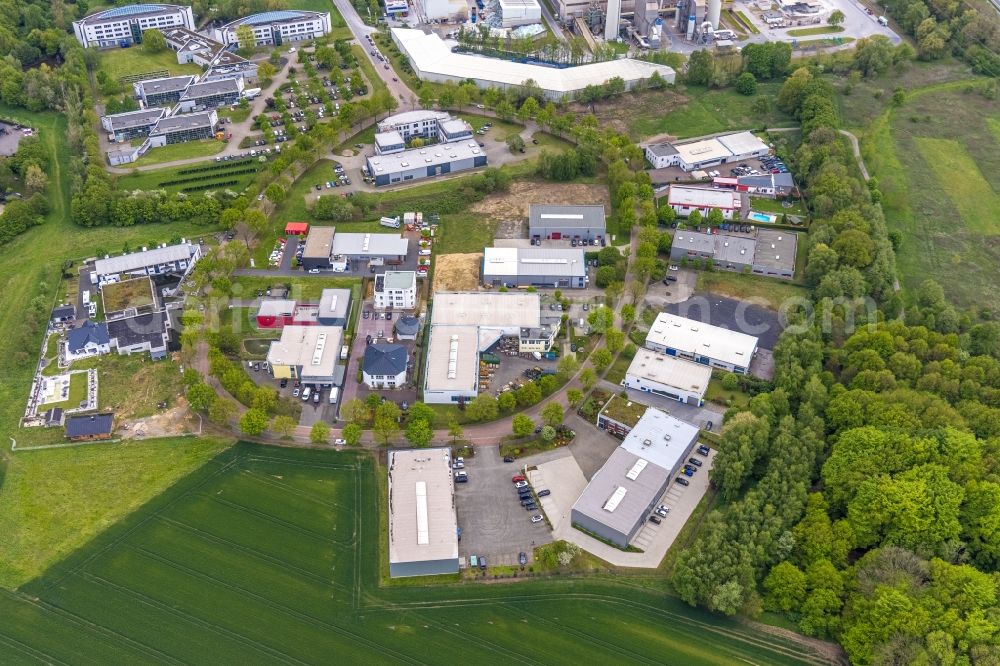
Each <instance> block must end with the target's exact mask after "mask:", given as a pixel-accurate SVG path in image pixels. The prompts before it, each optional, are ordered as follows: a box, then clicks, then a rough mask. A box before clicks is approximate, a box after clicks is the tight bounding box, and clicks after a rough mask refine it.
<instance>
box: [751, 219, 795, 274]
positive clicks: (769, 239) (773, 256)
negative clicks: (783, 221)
mask: <svg viewBox="0 0 1000 666" xmlns="http://www.w3.org/2000/svg"><path fill="white" fill-rule="evenodd" d="M796 241H797V236H796V235H795V233H793V232H791V231H776V230H774V229H761V230H760V231H759V232H757V251H756V253H755V254H754V264H755V265H757V266H764V267H767V268H773V269H775V270H783V271H794V270H795V244H796Z"/></svg>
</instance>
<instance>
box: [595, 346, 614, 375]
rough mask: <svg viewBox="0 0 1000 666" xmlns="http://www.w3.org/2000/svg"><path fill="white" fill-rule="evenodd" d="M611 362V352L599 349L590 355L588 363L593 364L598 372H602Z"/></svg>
mask: <svg viewBox="0 0 1000 666" xmlns="http://www.w3.org/2000/svg"><path fill="white" fill-rule="evenodd" d="M611 360H612V356H611V352H610V351H608V349H607V348H606V347H601V348H600V349H597V350H595V351H594V353H593V354H591V355H590V362H591V363H593V364H594V367H595V368H597V371H598V372H603V371H604V369H605V368H607V367H608V366H609V365H611Z"/></svg>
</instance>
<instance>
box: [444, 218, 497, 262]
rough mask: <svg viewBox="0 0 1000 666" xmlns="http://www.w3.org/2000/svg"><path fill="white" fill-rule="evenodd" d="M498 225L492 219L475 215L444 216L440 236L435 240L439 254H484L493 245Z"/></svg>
mask: <svg viewBox="0 0 1000 666" xmlns="http://www.w3.org/2000/svg"><path fill="white" fill-rule="evenodd" d="M496 228H497V223H496V221H495V220H493V219H491V218H487V217H485V216H483V215H475V214H473V213H456V214H454V215H442V216H441V226H440V227H439V229H438V236H437V237H436V238H435V240H434V252H435V253H437V254H459V253H465V252H482V251H483V248H484V247H489V246H491V245H492V244H493V235H494V232H495V231H496Z"/></svg>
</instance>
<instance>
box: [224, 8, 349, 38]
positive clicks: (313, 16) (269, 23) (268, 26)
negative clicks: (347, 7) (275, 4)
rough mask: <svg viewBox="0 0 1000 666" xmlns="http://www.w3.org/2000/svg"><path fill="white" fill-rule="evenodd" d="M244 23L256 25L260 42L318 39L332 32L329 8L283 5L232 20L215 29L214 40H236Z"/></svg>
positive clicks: (254, 26) (254, 33) (254, 30)
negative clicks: (312, 10)
mask: <svg viewBox="0 0 1000 666" xmlns="http://www.w3.org/2000/svg"><path fill="white" fill-rule="evenodd" d="M241 25H248V26H250V27H251V28H252V29H253V36H254V40H255V41H256V44H257V46H281V45H282V44H287V43H289V42H298V41H302V40H304V39H316V38H317V37H322V36H323V35H325V34H327V33H329V32H330V12H310V11H305V10H299V9H281V10H277V11H270V12H262V13H260V14H253V15H251V16H247V17H244V18H240V19H236V20H235V21H231V22H229V23H227V24H225V25H223V26H221V27H219V28H216V29H215V31H214V32H213V37H214V38H215V41H217V42H222V43H223V44H236V43H238V42H239V40H238V39H237V37H236V30H237V28H239V27H240V26H241Z"/></svg>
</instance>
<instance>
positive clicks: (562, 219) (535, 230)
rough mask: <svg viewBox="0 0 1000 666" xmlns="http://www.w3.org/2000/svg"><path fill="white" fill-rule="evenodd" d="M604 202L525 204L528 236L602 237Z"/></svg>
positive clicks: (558, 237) (553, 238)
mask: <svg viewBox="0 0 1000 666" xmlns="http://www.w3.org/2000/svg"><path fill="white" fill-rule="evenodd" d="M605 233H606V230H605V218H604V206H602V205H594V206H555V205H549V204H531V205H530V206H528V237H529V238H538V239H549V240H561V239H571V238H581V239H583V240H593V239H600V238H603V237H604V235H605Z"/></svg>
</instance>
